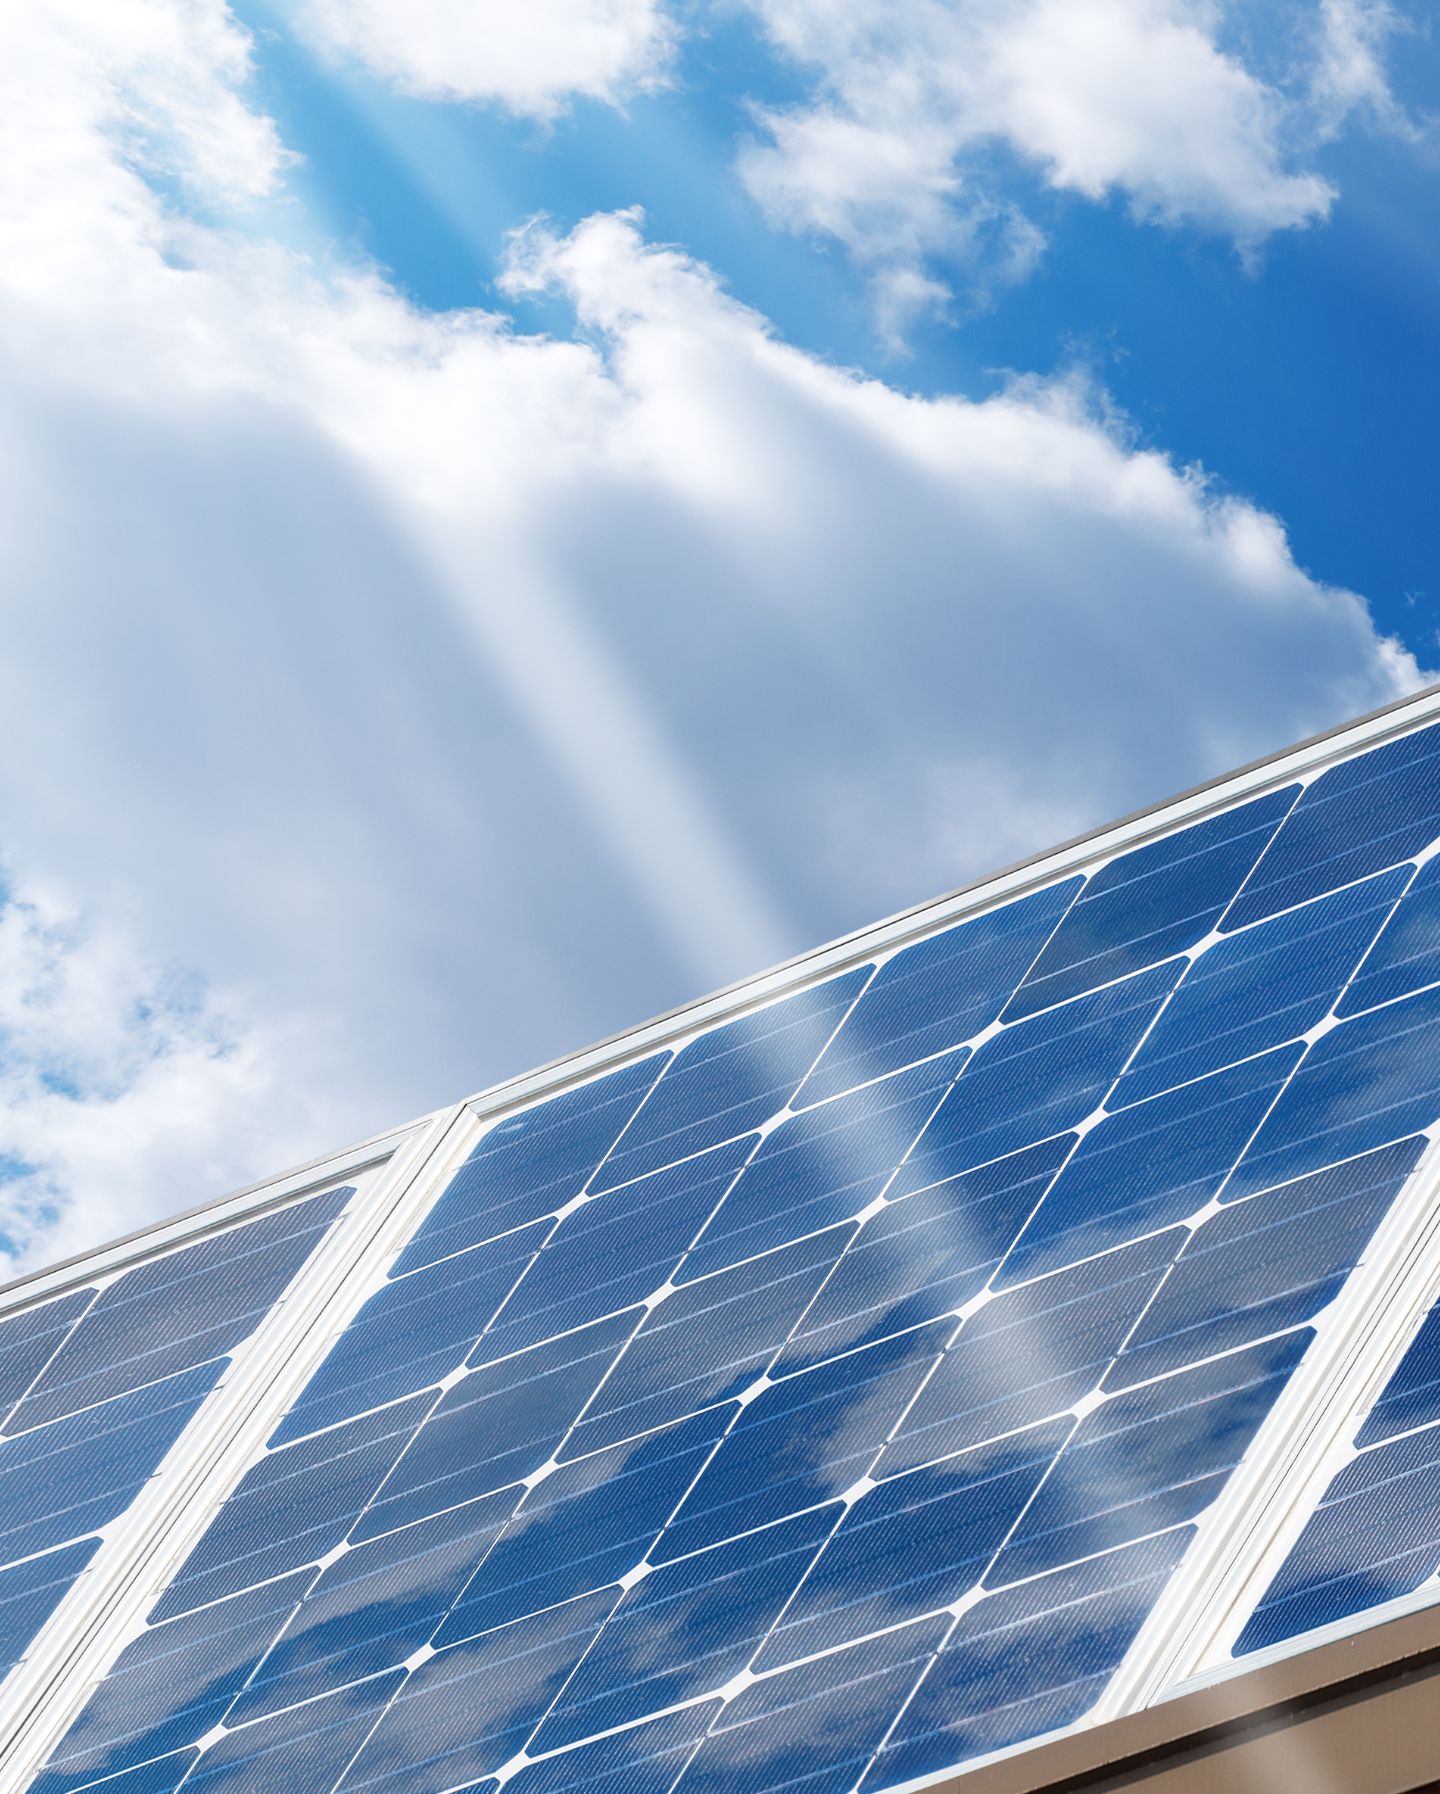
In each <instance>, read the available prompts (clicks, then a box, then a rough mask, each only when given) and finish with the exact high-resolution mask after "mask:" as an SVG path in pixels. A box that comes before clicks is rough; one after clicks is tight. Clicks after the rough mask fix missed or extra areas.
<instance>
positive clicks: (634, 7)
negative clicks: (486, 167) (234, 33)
mask: <svg viewBox="0 0 1440 1794" xmlns="http://www.w3.org/2000/svg"><path fill="white" fill-rule="evenodd" d="M293 4H294V10H295V17H296V21H297V23H298V24H299V25H300V27H301V29H302V30H303V31H304V32H305V33H306V34H307V36H309V37H310V39H311V40H312V41H313V42H314V43H315V44H316V45H317V46H318V47H320V48H321V49H323V50H325V51H327V52H329V53H330V54H332V55H339V56H343V57H348V58H353V59H354V60H356V61H358V62H361V63H363V64H364V65H365V66H366V67H367V68H368V69H369V70H370V71H371V73H372V74H375V75H377V76H379V77H380V78H381V79H382V80H385V81H388V82H390V83H392V84H393V85H394V86H396V87H399V88H401V89H403V90H404V91H406V92H408V93H414V94H418V95H421V96H423V97H425V98H427V99H438V100H473V101H493V102H497V103H499V104H500V105H502V106H506V107H508V108H509V109H510V110H511V111H513V112H519V113H525V114H527V115H531V116H538V117H542V118H543V117H548V116H549V115H550V114H551V113H553V112H555V111H556V110H557V109H558V108H559V107H561V106H563V105H564V104H565V103H566V102H567V101H568V100H570V99H572V98H574V97H576V96H580V95H584V96H586V97H589V98H592V99H600V100H609V101H616V100H618V99H621V98H623V97H624V95H625V94H626V93H627V92H629V91H632V90H634V89H635V88H638V87H645V86H649V85H653V84H654V83H655V82H656V81H657V80H659V79H660V78H661V77H662V76H663V74H664V71H665V68H666V65H667V63H668V61H669V57H670V51H671V47H672V32H671V27H670V24H669V22H668V20H667V18H666V16H665V14H664V12H663V10H662V8H661V6H660V5H659V3H658V0H524V3H523V4H521V5H510V4H494V3H492V4H490V5H483V4H476V0H293Z"/></svg>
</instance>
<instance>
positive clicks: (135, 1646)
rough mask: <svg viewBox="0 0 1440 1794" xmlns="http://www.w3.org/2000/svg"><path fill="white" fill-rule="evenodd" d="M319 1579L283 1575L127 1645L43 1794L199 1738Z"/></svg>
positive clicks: (58, 1757)
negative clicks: (308, 1588) (53, 1788)
mask: <svg viewBox="0 0 1440 1794" xmlns="http://www.w3.org/2000/svg"><path fill="white" fill-rule="evenodd" d="M313 1576H314V1572H313V1571H311V1570H303V1571H301V1572H300V1573H299V1574H297V1575H293V1576H282V1577H280V1578H279V1579H278V1580H277V1581H275V1582H267V1583H265V1584H264V1585H263V1586H262V1587H260V1588H256V1589H249V1590H247V1591H246V1592H245V1593H244V1594H242V1595H236V1596H234V1597H232V1598H231V1599H230V1600H228V1601H221V1602H219V1603H217V1604H216V1605H215V1606H213V1607H205V1608H202V1609H200V1610H199V1611H198V1612H196V1613H191V1614H186V1615H184V1617H182V1618H180V1619H175V1620H170V1621H167V1622H166V1624H164V1625H163V1626H152V1627H151V1628H150V1629H149V1630H148V1631H146V1632H142V1633H141V1634H140V1636H139V1637H138V1638H137V1639H135V1640H134V1642H133V1643H131V1644H130V1645H128V1646H127V1647H126V1649H125V1650H124V1651H123V1652H122V1653H121V1655H120V1658H119V1660H118V1661H117V1662H116V1664H115V1666H114V1667H113V1668H112V1669H111V1671H110V1673H109V1675H107V1676H106V1678H105V1680H104V1681H103V1682H102V1683H101V1684H100V1686H99V1688H97V1689H96V1691H95V1693H94V1695H93V1696H92V1697H91V1699H90V1701H89V1703H88V1705H87V1706H86V1707H85V1709H84V1710H83V1712H82V1713H81V1714H80V1717H79V1718H78V1719H77V1720H76V1721H75V1723H74V1725H72V1726H71V1728H70V1730H69V1732H68V1733H67V1734H66V1736H65V1739H64V1741H63V1743H62V1744H61V1745H60V1747H59V1749H58V1750H57V1751H56V1752H55V1755H54V1757H53V1758H52V1759H51V1765H50V1775H49V1776H47V1777H45V1778H42V1780H41V1782H40V1783H39V1784H38V1786H37V1794H38V1789H44V1788H48V1787H49V1786H50V1785H51V1782H52V1781H53V1782H54V1783H55V1784H56V1785H57V1786H64V1787H70V1786H73V1785H75V1784H76V1783H79V1782H82V1781H88V1780H91V1779H99V1778H100V1777H101V1776H106V1775H114V1774H115V1773H116V1772H117V1771H119V1770H122V1769H128V1768H130V1767H131V1766H132V1765H134V1764H137V1763H142V1762H145V1761H148V1760H149V1759H150V1758H152V1757H159V1756H163V1755H164V1754H165V1752H167V1751H173V1750H176V1749H178V1748H179V1747H180V1746H181V1745H184V1744H188V1743H189V1742H190V1741H191V1740H192V1739H194V1738H199V1737H202V1736H203V1735H204V1734H205V1733H206V1732H208V1731H209V1730H210V1729H211V1727H212V1726H213V1725H215V1724H216V1722H217V1721H218V1720H219V1719H220V1718H221V1717H222V1716H223V1714H224V1713H225V1711H226V1709H227V1708H228V1707H229V1705H230V1703H231V1701H232V1700H234V1698H235V1696H236V1695H237V1694H238V1693H239V1692H240V1689H241V1688H242V1687H243V1686H244V1683H245V1679H246V1677H247V1676H248V1675H249V1674H250V1672H251V1670H253V1669H254V1667H255V1665H256V1664H257V1663H258V1662H259V1660H260V1659H261V1657H263V1656H264V1654H265V1652H266V1650H267V1649H268V1648H269V1646H270V1644H271V1643H272V1641H273V1640H274V1638H275V1635H276V1633H277V1632H278V1631H279V1630H280V1628H281V1627H282V1626H283V1625H284V1624H285V1621H286V1620H287V1618H288V1617H289V1615H290V1613H291V1612H292V1610H293V1609H294V1606H295V1603H296V1602H297V1601H298V1600H299V1599H300V1597H301V1596H302V1595H303V1594H304V1593H305V1590H306V1588H307V1587H308V1585H309V1584H310V1582H311V1581H312V1579H313Z"/></svg>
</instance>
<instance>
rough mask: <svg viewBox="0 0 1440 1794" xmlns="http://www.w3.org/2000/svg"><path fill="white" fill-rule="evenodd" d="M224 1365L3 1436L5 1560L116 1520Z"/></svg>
mask: <svg viewBox="0 0 1440 1794" xmlns="http://www.w3.org/2000/svg"><path fill="white" fill-rule="evenodd" d="M220 1369H221V1366H220V1365H219V1364H209V1365H202V1366H200V1367H199V1368H198V1369H196V1370H190V1371H183V1372H182V1373H181V1374H180V1375H179V1376H178V1377H170V1378H167V1380H166V1381H165V1382H163V1383H154V1384H151V1385H150V1387H149V1388H147V1389H137V1390H134V1391H132V1393H131V1394H129V1395H122V1396H117V1397H116V1399H115V1400H114V1401H109V1402H102V1403H101V1404H100V1405H99V1406H98V1407H95V1408H87V1409H86V1410H85V1411H84V1412H83V1413H80V1414H71V1415H68V1416H67V1417H66V1418H65V1419H64V1420H55V1421H52V1422H51V1423H50V1424H49V1425H48V1426H42V1427H34V1428H32V1429H31V1431H29V1432H28V1433H21V1434H19V1435H18V1436H17V1437H16V1438H13V1439H0V1562H13V1561H14V1560H15V1559H16V1558H18V1557H27V1556H29V1555H30V1554H31V1553H32V1552H35V1551H45V1550H48V1549H49V1548H50V1547H51V1546H52V1545H59V1544H62V1543H63V1542H65V1541H66V1540H68V1539H74V1538H78V1537H79V1536H80V1535H81V1534H83V1533H87V1532H91V1531H93V1530H94V1529H95V1528H96V1527H99V1526H103V1525H105V1523H106V1521H108V1520H113V1519H114V1518H115V1516H116V1514H118V1513H120V1512H122V1510H123V1509H124V1508H126V1507H127V1506H128V1505H129V1504H130V1502H131V1501H132V1500H133V1499H134V1497H135V1495H136V1494H137V1493H138V1492H139V1490H140V1488H141V1487H142V1486H143V1485H144V1483H145V1482H146V1481H147V1480H148V1479H149V1477H150V1475H151V1473H152V1471H153V1470H154V1469H155V1466H156V1465H157V1464H158V1463H159V1461H160V1459H161V1458H162V1457H163V1456H164V1455H165V1453H166V1452H167V1451H168V1450H169V1448H170V1447H171V1445H173V1444H174V1442H175V1440H176V1439H177V1438H179V1436H180V1433H181V1431H182V1430H183V1428H184V1426H185V1423H186V1422H187V1421H188V1420H189V1419H190V1417H191V1415H192V1414H194V1412H195V1410H196V1409H197V1408H198V1407H199V1406H200V1404H201V1402H202V1401H204V1399H205V1397H206V1396H207V1395H208V1394H209V1393H210V1390H211V1388H212V1386H213V1385H214V1382H215V1379H216V1377H217V1376H218V1375H219V1373H220Z"/></svg>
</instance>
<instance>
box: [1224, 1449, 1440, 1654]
mask: <svg viewBox="0 0 1440 1794" xmlns="http://www.w3.org/2000/svg"><path fill="white" fill-rule="evenodd" d="M1437 1567H1440V1427H1428V1428H1426V1429H1425V1430H1424V1431H1423V1432H1419V1433H1408V1434H1406V1435H1405V1436H1404V1437H1403V1438H1400V1439H1397V1440H1394V1441H1393V1442H1392V1443H1390V1444H1389V1445H1379V1446H1376V1447H1374V1448H1373V1449H1372V1450H1370V1451H1366V1452H1362V1453H1361V1455H1360V1456H1359V1457H1358V1458H1356V1459H1355V1460H1354V1462H1353V1463H1351V1464H1349V1465H1347V1467H1346V1468H1345V1469H1344V1470H1342V1471H1341V1472H1340V1473H1339V1475H1338V1476H1336V1477H1335V1479H1334V1481H1333V1482H1332V1483H1331V1485H1330V1487H1329V1488H1328V1489H1327V1490H1326V1491H1325V1495H1324V1498H1323V1499H1322V1501H1321V1502H1320V1505H1319V1507H1318V1508H1317V1509H1316V1510H1315V1512H1314V1513H1313V1514H1312V1515H1311V1517H1310V1520H1309V1521H1308V1523H1307V1524H1306V1527H1305V1530H1304V1532H1303V1533H1301V1535H1300V1538H1299V1539H1298V1540H1297V1542H1296V1544H1295V1546H1294V1548H1293V1550H1292V1551H1291V1552H1290V1555H1289V1556H1288V1557H1287V1558H1286V1560H1285V1563H1284V1564H1283V1565H1282V1566H1281V1569H1280V1572H1279V1574H1278V1575H1277V1576H1276V1577H1275V1580H1274V1581H1273V1582H1272V1583H1271V1585H1270V1587H1269V1588H1268V1589H1267V1590H1266V1591H1265V1594H1264V1596H1263V1598H1262V1599H1261V1600H1260V1601H1259V1603H1258V1604H1257V1605H1256V1608H1255V1611H1254V1613H1253V1614H1252V1615H1251V1617H1250V1620H1249V1622H1248V1624H1247V1625H1246V1627H1245V1630H1244V1631H1243V1632H1242V1633H1241V1634H1240V1638H1239V1640H1238V1642H1237V1643H1236V1646H1235V1654H1236V1656H1243V1655H1244V1654H1245V1653H1246V1652H1248V1651H1257V1650H1260V1649H1262V1648H1263V1647H1264V1646H1265V1645H1270V1644H1275V1643H1278V1642H1279V1640H1281V1639H1283V1638H1293V1637H1295V1636H1296V1635H1297V1634H1299V1633H1301V1632H1308V1631H1310V1630H1311V1629H1312V1627H1315V1626H1324V1625H1328V1624H1329V1623H1330V1622H1331V1621H1333V1620H1339V1619H1348V1618H1349V1617H1350V1615H1352V1614H1356V1613H1363V1612H1364V1611H1365V1610H1366V1609H1367V1608H1371V1607H1378V1606H1379V1605H1380V1603H1381V1602H1382V1601H1390V1600H1394V1599H1395V1598H1397V1597H1398V1596H1400V1595H1408V1594H1410V1593H1411V1592H1412V1591H1413V1590H1415V1589H1417V1588H1419V1587H1420V1585H1421V1584H1422V1583H1424V1582H1428V1581H1429V1580H1430V1578H1431V1577H1432V1576H1433V1575H1434V1574H1435V1571H1436V1569H1437Z"/></svg>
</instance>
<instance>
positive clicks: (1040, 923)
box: [796, 878, 1084, 1103]
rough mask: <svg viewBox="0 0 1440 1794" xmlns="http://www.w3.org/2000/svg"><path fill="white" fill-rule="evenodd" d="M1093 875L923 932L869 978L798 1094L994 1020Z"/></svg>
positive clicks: (811, 1098)
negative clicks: (928, 933) (922, 938)
mask: <svg viewBox="0 0 1440 1794" xmlns="http://www.w3.org/2000/svg"><path fill="white" fill-rule="evenodd" d="M1083 882H1084V881H1083V880H1081V879H1078V878H1069V879H1066V880H1064V881H1063V882H1062V883H1061V884H1058V885H1054V886H1052V887H1051V888H1050V889H1049V890H1044V891H1036V892H1034V893H1033V894H1032V895H1030V896H1028V897H1022V898H1019V899H1018V900H1017V901H1016V902H1014V903H1007V904H1005V905H1003V906H1002V907H1001V908H999V909H994V910H991V911H990V913H989V914H988V915H984V916H977V917H975V919H974V920H973V921H969V922H962V923H960V924H958V926H956V927H954V928H947V929H946V930H945V931H944V932H943V933H942V934H937V935H933V936H932V937H931V938H930V939H929V940H925V941H917V942H916V943H915V945H914V946H913V947H907V948H905V950H904V951H903V952H902V953H897V954H896V955H895V957H894V958H893V959H891V960H888V961H887V962H886V963H885V964H884V965H883V966H881V968H880V970H879V971H878V972H877V973H876V974H875V977H874V979H873V980H872V982H871V983H870V984H869V985H868V986H867V988H866V991H865V994H864V996H862V997H861V999H860V1001H859V1002H858V1003H857V1004H856V1005H855V1007H854V1009H853V1010H852V1011H851V1013H850V1014H849V1015H848V1016H847V1017H846V1019H845V1022H844V1025H843V1026H842V1027H841V1029H840V1031H839V1033H838V1034H837V1035H836V1036H835V1038H834V1039H833V1040H832V1041H831V1043H830V1044H829V1046H828V1047H826V1049H825V1051H824V1053H823V1054H822V1055H821V1058H820V1061H819V1063H818V1064H817V1065H816V1067H815V1069H814V1071H812V1072H811V1074H810V1076H809V1077H808V1078H807V1079H806V1081H805V1083H804V1084H803V1085H802V1086H801V1089H800V1094H799V1096H798V1097H797V1098H796V1102H797V1103H815V1102H819V1101H820V1100H821V1099H822V1098H824V1097H827V1096H837V1095H838V1094H839V1093H840V1092H841V1091H842V1090H849V1089H852V1088H853V1087H854V1086H855V1085H856V1084H864V1083H868V1082H869V1080H870V1079H871V1078H878V1077H883V1076H884V1075H885V1074H886V1073H887V1072H892V1071H898V1070H899V1068H900V1067H901V1066H902V1065H913V1064H915V1062H916V1061H917V1060H919V1059H928V1058H930V1057H931V1055H932V1054H935V1053H940V1052H943V1051H944V1050H945V1049H946V1048H947V1047H952V1046H954V1045H955V1044H956V1043H957V1042H958V1041H962V1040H967V1039H969V1037H970V1036H971V1035H973V1034H978V1033H979V1032H980V1030H981V1029H982V1028H984V1027H986V1026H987V1025H988V1024H989V1023H990V1022H992V1021H994V1020H995V1018H996V1016H998V1015H999V1013H1000V1011H1001V1009H1002V1008H1003V1007H1004V1004H1005V1001H1006V999H1007V998H1008V997H1009V996H1010V994H1011V992H1012V991H1013V990H1014V989H1015V986H1016V985H1017V984H1018V983H1019V982H1020V980H1021V978H1023V977H1024V975H1025V973H1026V971H1027V970H1028V969H1029V966H1030V963H1031V961H1032V960H1033V959H1034V958H1035V955H1036V954H1037V953H1038V952H1039V951H1040V949H1041V948H1042V947H1043V946H1044V945H1045V942H1046V940H1047V939H1048V938H1049V936H1050V933H1051V930H1052V929H1053V928H1054V926H1055V924H1056V923H1057V922H1058V921H1059V920H1060V917H1061V916H1062V915H1063V914H1064V913H1065V911H1066V909H1067V908H1068V907H1069V905H1070V902H1071V899H1072V898H1073V897H1074V896H1075V893H1076V892H1077V891H1078V890H1079V889H1080V886H1081V884H1082V883H1083Z"/></svg>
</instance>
